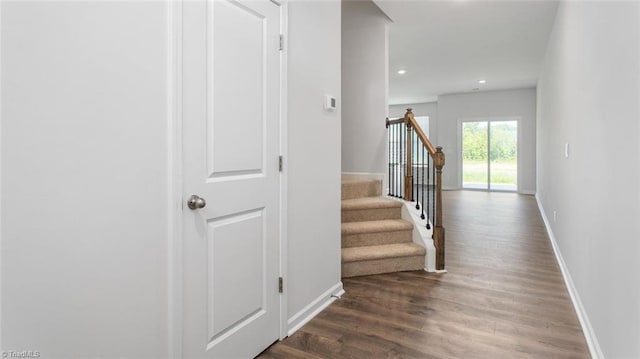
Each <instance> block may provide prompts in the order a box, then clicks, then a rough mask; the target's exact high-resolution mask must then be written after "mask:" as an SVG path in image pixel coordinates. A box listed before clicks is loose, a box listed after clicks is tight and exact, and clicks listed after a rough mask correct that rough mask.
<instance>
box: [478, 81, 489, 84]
mask: <svg viewBox="0 0 640 359" xmlns="http://www.w3.org/2000/svg"><path fill="white" fill-rule="evenodd" d="M478 83H479V84H486V83H487V80H478Z"/></svg>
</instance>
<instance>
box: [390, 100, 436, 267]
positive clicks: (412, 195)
mask: <svg viewBox="0 0 640 359" xmlns="http://www.w3.org/2000/svg"><path fill="white" fill-rule="evenodd" d="M386 127H387V134H388V147H389V148H388V151H389V162H388V163H389V173H388V174H389V181H388V183H389V192H388V195H389V196H391V197H395V198H400V199H404V200H405V201H410V202H415V203H416V206H415V207H416V210H418V211H421V214H420V218H422V219H423V220H425V221H426V227H427V229H433V231H432V233H433V235H432V238H433V245H434V247H435V248H436V270H444V253H445V252H444V243H445V241H444V239H445V236H444V227H443V225H442V168H443V167H444V159H445V156H444V152H442V147H439V146H438V147H434V146H433V144H432V143H431V141H429V139H428V138H427V136H426V135H425V134H424V131H423V130H422V128H420V126H419V125H418V123H417V122H416V120H415V118H414V116H413V112H412V109H411V108H408V109H407V112H406V113H405V115H404V117H403V118H399V119H395V120H390V119H388V118H387V121H386ZM425 174H426V181H425ZM425 197H426V201H425ZM432 227H433V228H432Z"/></svg>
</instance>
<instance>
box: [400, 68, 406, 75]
mask: <svg viewBox="0 0 640 359" xmlns="http://www.w3.org/2000/svg"><path fill="white" fill-rule="evenodd" d="M406 73H407V70H404V69H400V70H398V75H404V74H406Z"/></svg>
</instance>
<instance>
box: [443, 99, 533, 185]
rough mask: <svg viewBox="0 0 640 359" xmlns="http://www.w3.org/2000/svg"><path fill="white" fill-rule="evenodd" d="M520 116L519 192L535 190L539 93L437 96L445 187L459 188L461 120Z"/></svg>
mask: <svg viewBox="0 0 640 359" xmlns="http://www.w3.org/2000/svg"><path fill="white" fill-rule="evenodd" d="M498 117H520V118H521V121H520V123H519V124H518V132H519V142H520V143H519V157H518V158H519V161H520V163H519V166H518V170H519V172H518V177H519V179H518V182H519V188H518V190H519V192H521V193H535V191H536V90H535V89H518V90H506V91H487V92H479V93H467V94H454V95H443V96H439V97H438V120H437V126H436V128H437V136H436V139H437V142H436V143H435V144H436V145H437V146H442V147H443V151H444V153H445V156H446V163H445V167H444V169H443V171H442V180H443V186H444V188H447V189H454V188H460V185H461V183H460V178H461V177H460V176H461V175H460V170H461V169H460V163H459V158H458V157H459V153H460V151H461V148H460V143H459V135H460V134H459V132H460V129H459V128H458V122H459V120H460V119H469V118H482V119H491V118H498Z"/></svg>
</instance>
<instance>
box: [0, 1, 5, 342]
mask: <svg viewBox="0 0 640 359" xmlns="http://www.w3.org/2000/svg"><path fill="white" fill-rule="evenodd" d="M1 39H2V1H0V109H1V108H2V82H1V79H2V41H1ZM1 139H2V111H0V140H1ZM0 228H2V146H0ZM1 253H2V231H0V323H2V278H3V276H2V255H1ZM0 348H4V346H2V326H1V325H0Z"/></svg>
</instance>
